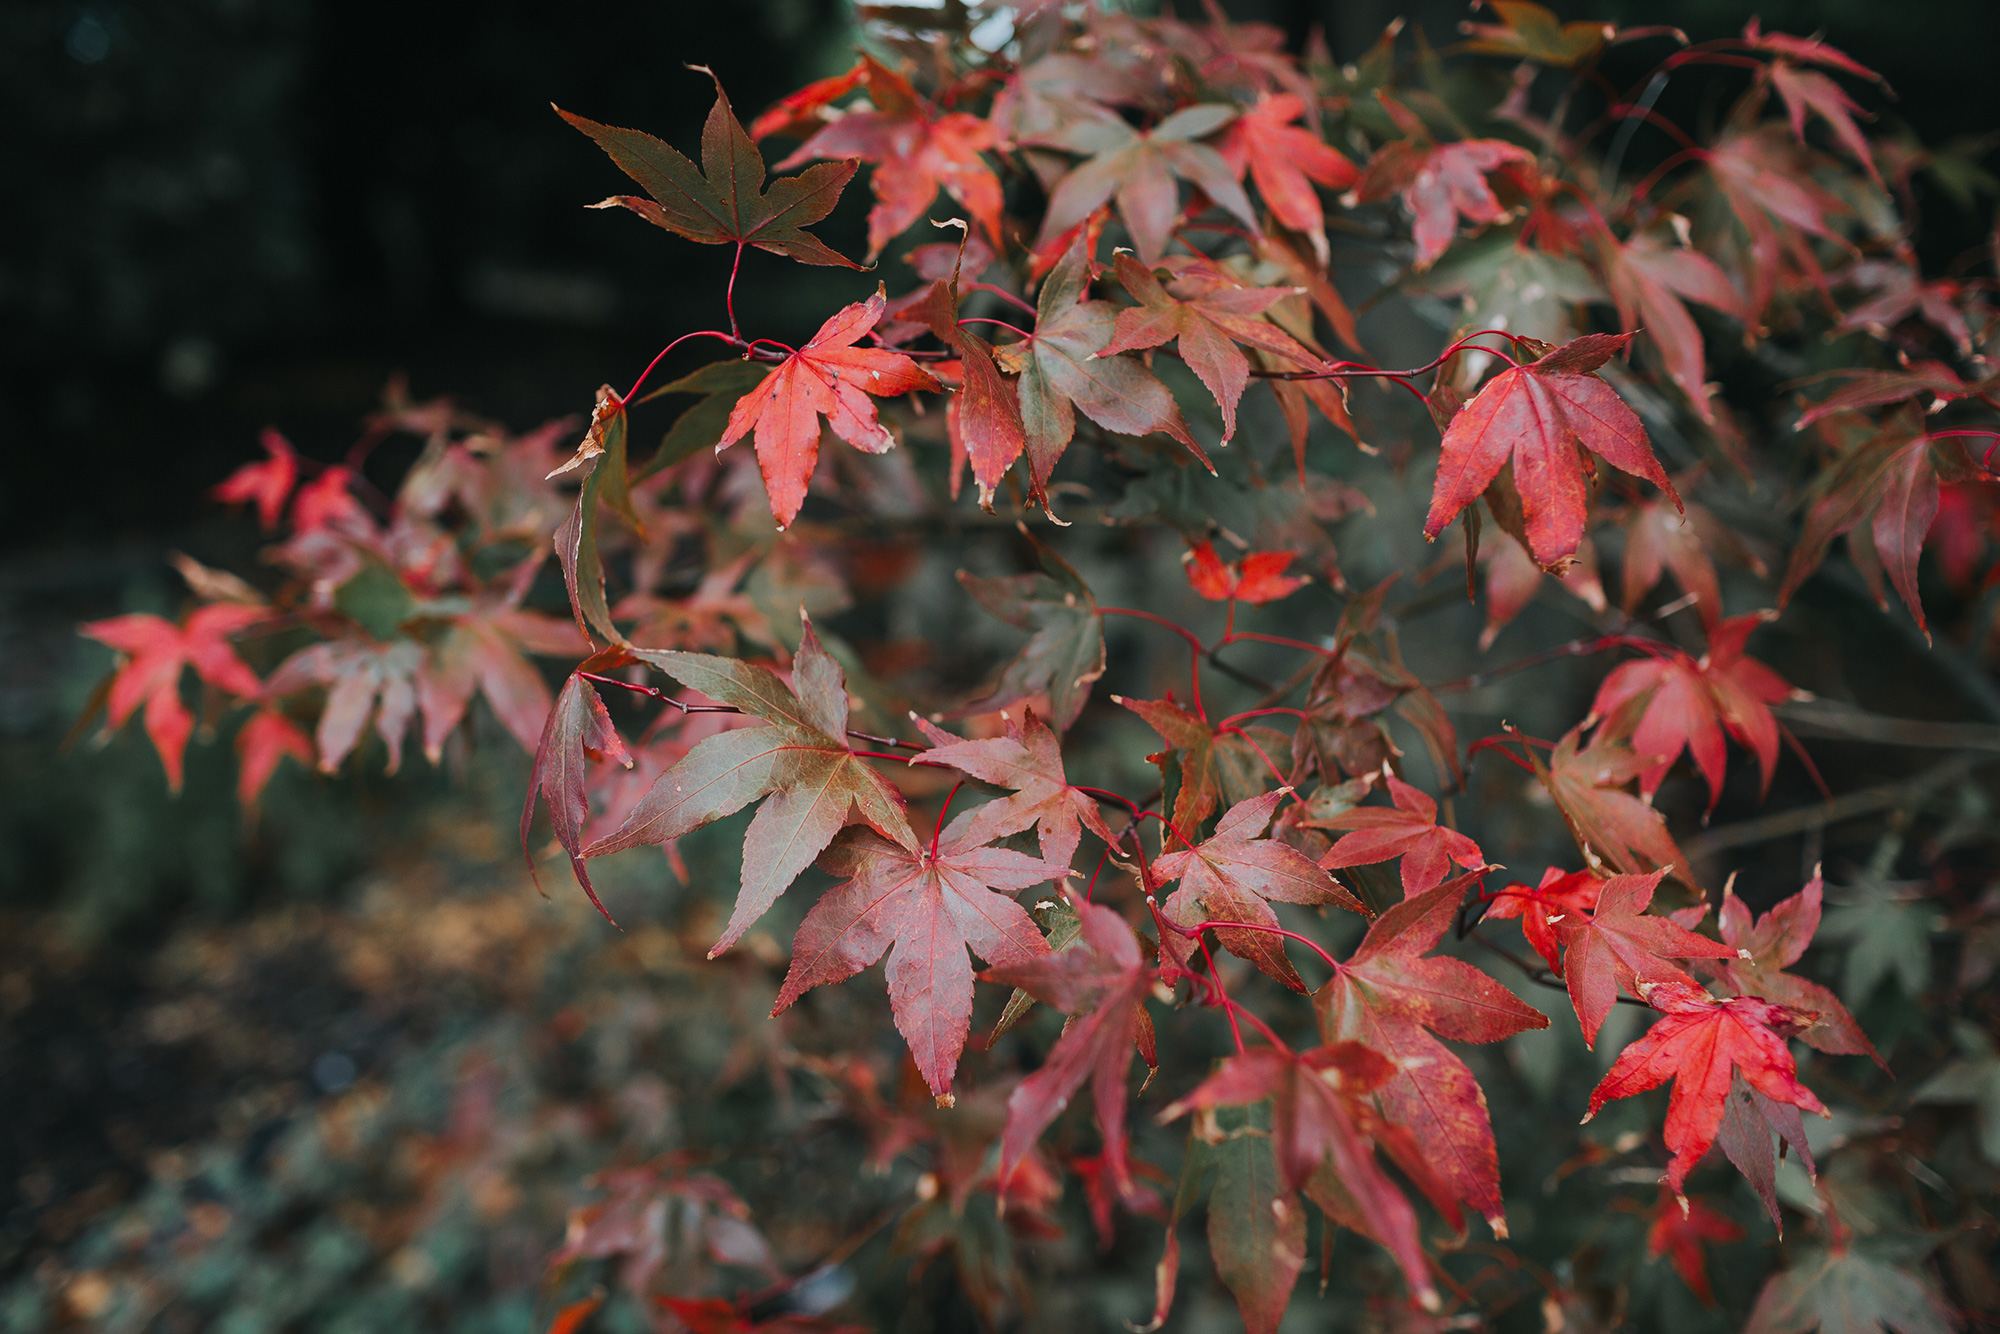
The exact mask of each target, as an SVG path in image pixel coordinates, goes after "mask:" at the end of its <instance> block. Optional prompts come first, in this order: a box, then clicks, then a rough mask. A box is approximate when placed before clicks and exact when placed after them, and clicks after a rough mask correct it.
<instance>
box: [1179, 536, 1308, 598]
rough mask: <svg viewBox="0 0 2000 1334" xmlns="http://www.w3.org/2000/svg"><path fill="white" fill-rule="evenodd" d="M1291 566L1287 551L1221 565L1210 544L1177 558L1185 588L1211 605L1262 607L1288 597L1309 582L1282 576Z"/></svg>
mask: <svg viewBox="0 0 2000 1334" xmlns="http://www.w3.org/2000/svg"><path fill="white" fill-rule="evenodd" d="M1291 563H1292V553H1291V552H1289V551H1247V552H1245V553H1244V554H1243V559H1242V561H1241V562H1239V563H1236V564H1230V565H1225V564H1223V563H1222V558H1221V557H1219V556H1217V555H1216V554H1215V544H1214V543H1212V542H1203V543H1201V544H1200V545H1199V546H1197V547H1195V548H1194V549H1193V550H1192V551H1189V552H1186V553H1185V554H1183V555H1182V556H1181V564H1182V566H1183V567H1184V568H1185V569H1186V570H1187V580H1188V586H1189V587H1190V588H1192V589H1194V591H1195V592H1197V593H1199V594H1201V595H1202V596H1203V597H1205V598H1207V599H1208V600H1209V601H1211V602H1249V603H1255V604H1262V603H1266V602H1276V601H1277V600H1278V599H1279V598H1287V597H1290V596H1291V595H1292V594H1294V593H1296V592H1298V591H1299V590H1300V589H1301V588H1304V587H1305V586H1306V585H1307V584H1309V583H1311V582H1312V580H1311V579H1310V578H1309V577H1308V576H1306V575H1303V574H1286V573H1285V567H1286V566H1287V565H1290V564H1291Z"/></svg>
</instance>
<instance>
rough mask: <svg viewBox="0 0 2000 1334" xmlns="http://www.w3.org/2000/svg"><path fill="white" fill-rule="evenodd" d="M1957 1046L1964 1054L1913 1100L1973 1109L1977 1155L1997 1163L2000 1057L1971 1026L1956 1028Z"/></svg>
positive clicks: (1999, 1148)
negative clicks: (1976, 1120) (1976, 1119)
mask: <svg viewBox="0 0 2000 1334" xmlns="http://www.w3.org/2000/svg"><path fill="white" fill-rule="evenodd" d="M1958 1045H1959V1049H1960V1050H1961V1051H1963V1052H1964V1053H1965V1054H1964V1055H1963V1056H1962V1057H1960V1058H1959V1059H1958V1060H1956V1061H1953V1062H1952V1063H1951V1064H1950V1065H1947V1066H1945V1067H1944V1069H1942V1070H1940V1071H1938V1072H1937V1073H1936V1074H1934V1075H1932V1076H1931V1077H1930V1078H1929V1079H1927V1080H1925V1081H1924V1082H1923V1084H1922V1085H1921V1086H1920V1087H1919V1088H1918V1089H1917V1091H1916V1094H1915V1100H1916V1101H1917V1102H1935V1103H1947V1104H1954V1103H1971V1104H1973V1105H1975V1106H1977V1107H1978V1108H1979V1152H1980V1153H1981V1154H1982V1155H1983V1156H1984V1157H1985V1159H1986V1161H1987V1162H1989V1163H2000V1054H1996V1053H1995V1052H1994V1050H1993V1039H1992V1038H1990V1037H1988V1036H1987V1035H1986V1034H1984V1033H1982V1032H1980V1031H1979V1030H1978V1029H1977V1028H1974V1027H1973V1026H1972V1025H1971V1024H1966V1023H1961V1024H1959V1025H1958Z"/></svg>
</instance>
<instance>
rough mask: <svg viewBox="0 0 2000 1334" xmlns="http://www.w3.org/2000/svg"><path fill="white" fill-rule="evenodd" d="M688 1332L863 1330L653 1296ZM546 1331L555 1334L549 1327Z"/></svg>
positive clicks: (721, 1301) (843, 1333) (712, 1301)
mask: <svg viewBox="0 0 2000 1334" xmlns="http://www.w3.org/2000/svg"><path fill="white" fill-rule="evenodd" d="M653 1300H654V1301H656V1302H658V1303H659V1304H660V1305H661V1306H662V1307H664V1308H665V1309H666V1310H668V1311H670V1312H672V1313H673V1317H674V1319H675V1320H678V1321H679V1322H680V1323H681V1324H682V1325H684V1326H686V1327H687V1330H688V1332H689V1334H863V1327H862V1326H860V1325H834V1324H829V1323H827V1321H826V1320H824V1319H823V1318H821V1317H819V1316H810V1315H774V1316H770V1317H768V1318H764V1319H757V1318H753V1317H751V1316H748V1315H745V1314H744V1313H743V1309H742V1308H741V1307H740V1306H738V1305H737V1303H735V1302H732V1301H729V1300H727V1299H725V1298H722V1297H701V1298H689V1297H655V1298H654V1299H653ZM549 1334H557V1331H556V1330H554V1329H551V1330H550V1331H549Z"/></svg>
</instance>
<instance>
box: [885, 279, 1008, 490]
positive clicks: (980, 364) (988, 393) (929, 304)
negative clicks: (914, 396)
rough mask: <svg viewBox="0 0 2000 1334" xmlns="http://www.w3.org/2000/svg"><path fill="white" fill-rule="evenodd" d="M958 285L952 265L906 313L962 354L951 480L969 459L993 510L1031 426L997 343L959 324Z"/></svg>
mask: <svg viewBox="0 0 2000 1334" xmlns="http://www.w3.org/2000/svg"><path fill="white" fill-rule="evenodd" d="M958 284H959V269H958V268H957V267H954V268H953V269H952V272H951V275H950V277H949V278H940V279H938V280H937V281H935V282H933V283H932V284H931V286H930V290H929V292H928V293H926V294H925V296H924V298H923V300H922V301H920V302H918V303H916V304H915V305H913V306H911V307H910V308H909V310H908V312H907V316H906V317H907V318H911V319H917V318H921V319H923V320H924V321H925V322H926V323H927V324H928V325H929V326H930V331H931V332H932V333H933V334H935V335H937V338H938V341H939V342H941V343H943V344H944V345H945V346H946V347H948V348H950V349H951V350H952V351H953V352H956V353H957V354H958V368H957V369H958V374H957V376H956V381H957V383H956V385H955V386H954V387H955V388H956V389H957V391H958V392H956V393H955V394H953V395H952V397H951V401H950V403H949V405H948V406H947V408H946V421H947V423H948V426H949V432H950V436H951V446H952V460H953V461H952V485H953V487H954V489H955V488H956V486H957V484H958V469H959V463H958V460H960V459H964V460H966V461H967V462H969V463H971V465H972V477H973V480H974V481H976V482H977V483H978V484H979V505H980V508H981V509H984V510H986V511H987V512H988V513H991V512H992V509H993V492H994V491H995V489H996V488H998V487H999V485H1000V482H1001V479H1002V478H1004V477H1005V476H1006V475H1007V470H1008V469H1009V468H1011V467H1012V466H1013V465H1014V460H1015V459H1017V458H1019V457H1021V454H1022V453H1023V451H1025V450H1026V449H1027V444H1028V440H1027V430H1026V428H1025V427H1024V426H1023V424H1022V422H1021V404H1020V399H1019V397H1018V396H1017V392H1016V390H1015V389H1014V388H1013V387H1011V386H1009V385H1008V384H1007V382H1006V381H1005V380H1004V379H1002V378H1001V375H1000V367H999V364H998V362H997V361H996V360H995V357H994V349H993V345H992V344H991V343H988V342H987V341H986V340H985V339H983V338H981V337H979V336H978V335H977V334H974V333H972V332H971V331H969V330H967V329H966V328H965V327H964V326H963V325H961V324H960V323H959V316H958Z"/></svg>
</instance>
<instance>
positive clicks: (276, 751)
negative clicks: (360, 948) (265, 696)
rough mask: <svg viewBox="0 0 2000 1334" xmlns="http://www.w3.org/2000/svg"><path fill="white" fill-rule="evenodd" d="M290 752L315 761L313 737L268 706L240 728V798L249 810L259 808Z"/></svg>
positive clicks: (302, 759) (294, 756)
mask: <svg viewBox="0 0 2000 1334" xmlns="http://www.w3.org/2000/svg"><path fill="white" fill-rule="evenodd" d="M288 755H289V756H290V757H291V758H292V759H294V760H297V761H298V762H299V763H300V764H306V765H309V764H311V763H312V762H313V748H312V738H310V737H308V736H307V735H306V734H305V733H304V732H303V731H301V730H300V729H299V725H298V724H297V723H295V722H293V721H292V720H291V719H290V718H287V717H286V716H285V715H284V714H282V713H280V712H278V711H277V710H276V709H274V708H271V707H270V706H268V705H266V706H265V707H263V708H261V709H258V710H257V711H256V712H255V713H253V714H251V715H250V717H249V718H248V719H247V720H246V721H245V722H244V724H243V726H242V728H241V729H239V730H238V731H237V733H236V799H237V801H238V802H240V803H241V804H242V806H243V809H244V811H245V812H246V813H249V812H254V811H255V810H256V809H257V798H258V796H259V795H260V794H261V793H262V792H263V791H264V785H265V784H266V783H268V782H270V781H271V775H272V774H274V773H276V772H277V769H278V762H279V761H280V760H282V759H284V758H285V757H286V756H288Z"/></svg>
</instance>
